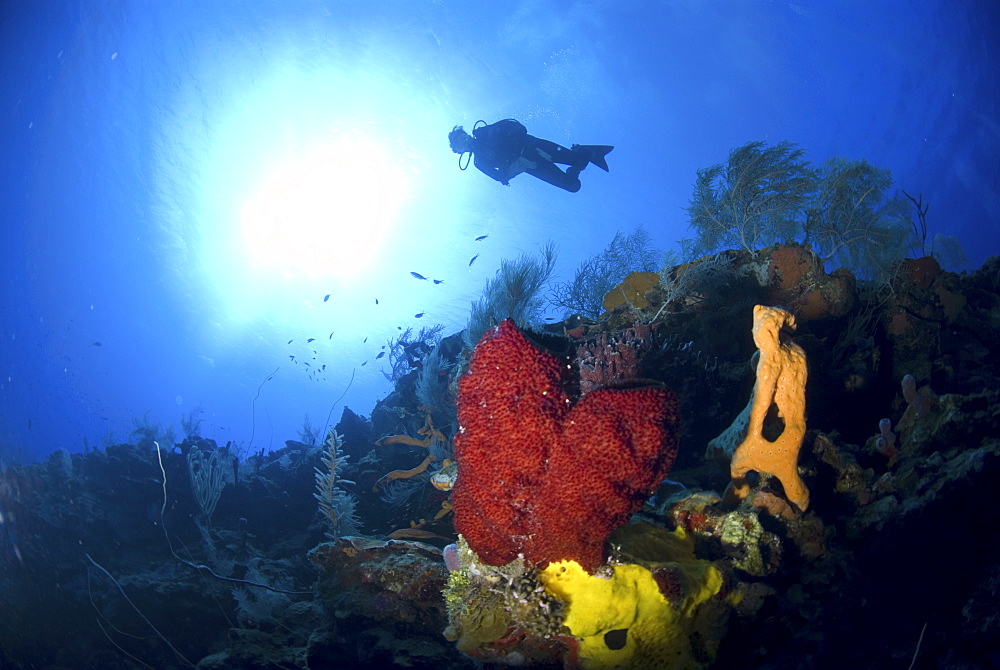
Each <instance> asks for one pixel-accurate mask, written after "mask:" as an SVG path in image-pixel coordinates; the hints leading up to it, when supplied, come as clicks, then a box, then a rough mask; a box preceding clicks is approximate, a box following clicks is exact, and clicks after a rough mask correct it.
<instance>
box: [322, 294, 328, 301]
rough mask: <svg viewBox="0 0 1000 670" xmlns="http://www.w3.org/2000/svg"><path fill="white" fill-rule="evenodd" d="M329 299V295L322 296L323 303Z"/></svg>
mask: <svg viewBox="0 0 1000 670" xmlns="http://www.w3.org/2000/svg"><path fill="white" fill-rule="evenodd" d="M329 299H330V294H329V293H327V294H326V295H325V296H323V302H326V301H327V300H329Z"/></svg>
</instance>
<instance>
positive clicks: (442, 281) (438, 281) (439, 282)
mask: <svg viewBox="0 0 1000 670" xmlns="http://www.w3.org/2000/svg"><path fill="white" fill-rule="evenodd" d="M434 283H435V284H443V283H444V280H443V279H435V280H434Z"/></svg>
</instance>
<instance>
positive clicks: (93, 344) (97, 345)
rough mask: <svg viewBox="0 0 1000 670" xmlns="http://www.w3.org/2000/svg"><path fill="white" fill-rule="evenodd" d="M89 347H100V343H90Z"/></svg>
mask: <svg viewBox="0 0 1000 670" xmlns="http://www.w3.org/2000/svg"><path fill="white" fill-rule="evenodd" d="M90 346H92V347H99V346H101V343H100V342H91V343H90Z"/></svg>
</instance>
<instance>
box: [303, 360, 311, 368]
mask: <svg viewBox="0 0 1000 670" xmlns="http://www.w3.org/2000/svg"><path fill="white" fill-rule="evenodd" d="M302 365H304V366H306V367H307V368H311V367H312V366H311V365H309V361H306V362H305V363H303V364H302Z"/></svg>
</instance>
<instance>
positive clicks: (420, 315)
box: [413, 312, 427, 319]
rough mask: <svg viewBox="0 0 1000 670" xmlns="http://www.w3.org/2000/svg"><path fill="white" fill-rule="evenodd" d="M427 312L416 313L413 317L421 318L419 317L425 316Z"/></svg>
mask: <svg viewBox="0 0 1000 670" xmlns="http://www.w3.org/2000/svg"><path fill="white" fill-rule="evenodd" d="M426 313H427V312H420V314H414V315H413V318H414V319H419V318H421V317H423V315H424V314H426Z"/></svg>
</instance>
